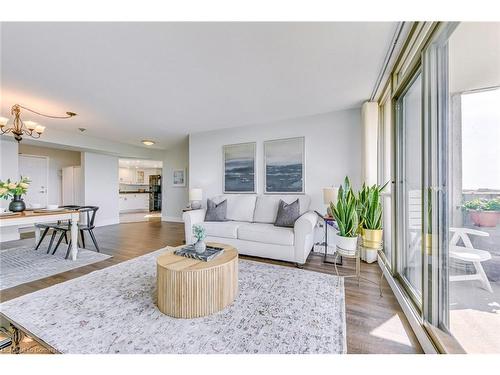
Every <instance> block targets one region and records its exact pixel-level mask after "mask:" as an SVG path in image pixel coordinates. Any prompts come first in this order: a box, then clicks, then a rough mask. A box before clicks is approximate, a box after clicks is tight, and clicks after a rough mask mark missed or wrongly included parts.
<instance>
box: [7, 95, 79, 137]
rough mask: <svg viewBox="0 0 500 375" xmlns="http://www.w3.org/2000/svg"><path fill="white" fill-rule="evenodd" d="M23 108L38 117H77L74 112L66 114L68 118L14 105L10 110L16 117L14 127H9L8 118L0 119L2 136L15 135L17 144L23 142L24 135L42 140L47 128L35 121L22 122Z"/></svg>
mask: <svg viewBox="0 0 500 375" xmlns="http://www.w3.org/2000/svg"><path fill="white" fill-rule="evenodd" d="M21 108H22V109H24V110H26V111H29V112H31V113H34V114H36V115H39V116H43V117H48V118H57V119H65V118H71V117H74V116H76V113H74V112H66V116H51V115H45V114H43V113H40V112H37V111H34V110H32V109H29V108H27V107H23V106H22V105H20V104H14V105H13V106H12V109H11V110H10V113H11V115H12V116H14V120H13V121H12V126H10V127H7V123H8V122H9V119H8V118H6V117H0V132H1V134H0V135H4V134H7V133H12V134H13V135H14V139H15V140H16V141H17V142H21V140H22V139H23V135H24V136H29V137H32V138H40V136H41V135H42V133H43V131H44V130H45V126H42V125H40V124H37V123H36V122H34V121H23V120H21Z"/></svg>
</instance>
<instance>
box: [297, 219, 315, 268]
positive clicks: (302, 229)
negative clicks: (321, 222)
mask: <svg viewBox="0 0 500 375" xmlns="http://www.w3.org/2000/svg"><path fill="white" fill-rule="evenodd" d="M317 223H318V215H317V214H316V213H315V212H313V211H308V212H306V213H305V214H303V215H302V216H301V217H299V218H298V219H297V221H295V225H294V228H293V231H294V233H295V261H296V262H297V263H298V264H304V263H305V262H306V259H307V257H308V256H309V253H310V252H311V249H312V247H313V245H314V228H315V227H316V225H317Z"/></svg>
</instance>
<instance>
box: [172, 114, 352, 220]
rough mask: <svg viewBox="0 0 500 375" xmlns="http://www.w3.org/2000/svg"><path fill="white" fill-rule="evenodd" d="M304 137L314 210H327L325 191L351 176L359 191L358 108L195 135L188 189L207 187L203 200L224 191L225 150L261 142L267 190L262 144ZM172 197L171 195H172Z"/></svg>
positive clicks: (259, 160)
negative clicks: (223, 167) (233, 145)
mask: <svg viewBox="0 0 500 375" xmlns="http://www.w3.org/2000/svg"><path fill="white" fill-rule="evenodd" d="M299 136H304V137H305V143H306V194H309V195H310V196H311V198H312V201H311V208H312V209H316V210H318V211H320V212H324V211H325V206H324V205H323V198H322V188H323V187H325V186H331V185H335V186H338V185H340V184H341V183H342V181H343V179H344V176H346V175H349V176H350V177H351V180H352V182H353V184H354V186H355V187H359V186H360V182H361V116H360V110H359V109H351V110H345V111H337V112H331V113H326V114H321V115H315V116H309V117H303V118H298V119H293V120H286V121H280V122H276V123H271V124H263V125H253V126H246V127H242V128H233V129H223V130H217V131H211V132H203V133H195V134H191V135H190V142H189V166H190V170H189V185H190V187H200V188H202V189H203V196H204V200H206V199H207V198H209V197H212V196H215V195H218V194H221V193H222V146H223V145H227V144H233V143H242V142H253V141H255V142H257V192H258V194H262V193H263V191H264V186H263V171H264V165H263V164H264V162H263V141H265V140H272V139H279V138H289V137H299ZM167 198H168V197H167Z"/></svg>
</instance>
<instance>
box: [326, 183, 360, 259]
mask: <svg viewBox="0 0 500 375" xmlns="http://www.w3.org/2000/svg"><path fill="white" fill-rule="evenodd" d="M357 205H358V200H357V198H356V195H355V194H354V192H353V190H352V187H351V182H350V180H349V177H347V176H346V178H345V180H344V184H343V185H342V186H340V187H339V191H338V195H337V202H336V203H335V204H334V203H333V202H332V203H330V208H331V211H332V213H333V217H334V218H335V221H336V223H337V227H338V228H339V231H338V232H337V233H336V240H337V241H336V243H337V247H339V248H340V249H341V250H343V251H345V252H348V253H352V254H354V253H355V252H356V246H357V242H358V226H359V218H358V211H357Z"/></svg>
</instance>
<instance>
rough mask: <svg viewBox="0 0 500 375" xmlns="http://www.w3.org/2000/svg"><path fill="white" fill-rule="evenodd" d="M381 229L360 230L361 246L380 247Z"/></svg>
mask: <svg viewBox="0 0 500 375" xmlns="http://www.w3.org/2000/svg"><path fill="white" fill-rule="evenodd" d="M383 233H384V231H383V230H382V229H365V228H363V231H362V239H363V247H366V248H369V249H377V250H378V249H380V248H381V247H382V235H383Z"/></svg>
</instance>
